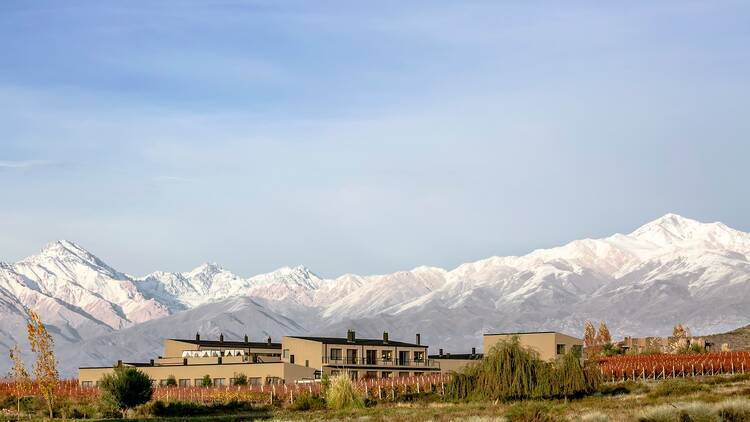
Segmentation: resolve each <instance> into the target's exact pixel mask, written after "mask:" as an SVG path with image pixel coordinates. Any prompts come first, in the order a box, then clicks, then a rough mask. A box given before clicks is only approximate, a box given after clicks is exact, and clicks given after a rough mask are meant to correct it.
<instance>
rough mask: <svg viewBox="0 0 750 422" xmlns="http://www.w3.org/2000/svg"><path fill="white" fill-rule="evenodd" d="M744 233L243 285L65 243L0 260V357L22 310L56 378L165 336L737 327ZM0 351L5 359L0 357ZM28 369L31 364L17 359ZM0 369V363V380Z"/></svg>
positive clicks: (671, 221)
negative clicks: (129, 267)
mask: <svg viewBox="0 0 750 422" xmlns="http://www.w3.org/2000/svg"><path fill="white" fill-rule="evenodd" d="M748 256H750V234H748V233H745V232H741V231H738V230H734V229H732V228H729V227H727V226H726V225H724V224H722V223H701V222H698V221H695V220H692V219H688V218H685V217H681V216H679V215H675V214H667V215H665V216H663V217H661V218H659V219H657V220H654V221H652V222H650V223H648V224H645V225H644V226H642V227H640V228H638V229H636V230H635V231H633V232H632V233H630V234H615V235H613V236H610V237H607V238H603V239H583V240H576V241H573V242H570V243H568V244H566V245H564V246H560V247H556V248H551V249H539V250H535V251H533V252H531V253H529V254H527V255H524V256H506V257H492V258H488V259H484V260H480V261H476V262H472V263H466V264H463V265H460V266H458V267H457V268H455V269H452V270H446V269H442V268H436V267H426V266H423V267H417V268H414V269H412V270H410V271H399V272H396V273H392V274H385V275H374V276H360V275H354V274H346V275H343V276H341V277H338V278H335V279H326V278H321V277H319V276H317V275H316V274H315V273H313V272H312V271H310V270H309V269H307V268H305V267H303V266H298V267H294V268H291V267H285V268H281V269H279V270H276V271H274V272H271V273H268V274H261V275H256V276H253V277H249V278H243V277H241V276H238V275H236V274H234V273H232V272H230V271H228V270H226V269H224V268H222V267H220V266H218V265H216V264H203V265H201V266H199V267H198V268H196V269H194V270H192V271H189V272H183V273H172V272H154V273H152V274H148V275H146V276H143V277H135V276H131V275H128V274H126V273H122V272H119V271H117V270H115V269H114V268H112V267H110V266H109V265H107V264H106V263H105V262H103V261H102V260H101V259H99V258H98V257H96V256H94V255H93V254H92V253H90V252H88V251H87V250H85V249H84V248H82V247H81V246H79V245H77V244H75V243H73V242H70V241H66V240H61V241H57V242H53V243H51V244H49V245H47V246H46V247H45V248H44V249H42V250H41V252H39V253H38V254H36V255H33V256H31V257H28V258H25V259H23V260H21V261H19V262H16V263H3V262H0V348H2V349H5V350H7V349H8V348H10V347H11V346H12V345H13V344H14V343H19V344H21V346H22V348H25V349H28V347H27V346H26V340H25V337H26V336H25V321H26V318H27V310H28V309H34V310H36V311H37V312H38V313H39V314H40V315H41V316H42V318H43V320H44V321H45V322H46V324H47V326H48V328H49V330H50V331H51V332H52V333H53V335H54V338H55V341H56V346H57V355H58V358H59V360H60V367H61V372H62V374H63V375H65V376H74V375H75V374H76V368H77V367H79V366H93V365H109V364H111V363H112V362H114V361H115V360H117V359H123V358H124V359H125V360H127V361H139V360H148V359H150V358H153V357H154V356H155V355H156V354H158V353H159V350H160V348H161V341H162V339H163V338H166V337H192V336H194V335H195V333H196V332H200V333H201V335H202V337H203V338H211V337H218V335H219V333H223V334H224V336H225V338H227V339H232V338H238V339H239V338H242V337H243V336H244V335H245V334H247V335H249V336H250V337H251V338H254V339H257V340H261V339H265V338H266V337H267V336H271V337H273V338H275V339H278V338H279V337H280V336H282V335H287V334H318V335H335V336H343V335H344V334H345V332H346V330H347V329H349V328H351V329H355V330H357V334H358V336H376V337H377V336H380V335H381V334H382V332H383V331H388V332H389V333H390V335H391V338H393V339H403V340H412V339H413V338H414V334H415V333H421V334H422V339H423V341H424V342H425V343H426V344H429V345H430V347H431V350H432V351H433V352H434V351H436V350H437V349H438V348H443V349H445V350H446V351H454V352H460V351H466V350H468V349H469V348H470V347H472V346H477V347H478V348H481V336H482V334H483V333H486V332H493V331H495V332H496V331H517V330H518V331H521V330H561V331H563V332H567V333H570V334H573V335H580V333H581V331H582V327H583V322H584V321H585V320H595V321H598V320H606V321H607V323H608V325H609V327H610V330H611V331H612V332H613V334H614V335H616V336H621V335H666V334H669V333H670V332H671V329H672V327H673V326H674V325H675V324H676V323H678V322H680V323H683V324H686V325H687V326H689V327H690V328H691V329H692V331H693V333H695V334H709V333H716V332H721V331H727V330H731V329H734V328H737V327H740V326H743V325H747V324H749V323H750V312H748V311H747V309H748V305H750V263H749V262H748ZM3 355H4V356H7V354H6V353H3ZM26 357H27V358H28V361H29V362H30V359H31V356H28V355H27V356H26ZM9 366H10V362H9V360H8V359H7V358H2V359H0V373H5V372H6V371H7V370H8V369H9Z"/></svg>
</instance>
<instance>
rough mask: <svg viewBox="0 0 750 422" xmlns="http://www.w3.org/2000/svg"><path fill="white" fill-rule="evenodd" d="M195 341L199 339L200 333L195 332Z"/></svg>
mask: <svg viewBox="0 0 750 422" xmlns="http://www.w3.org/2000/svg"><path fill="white" fill-rule="evenodd" d="M195 341H201V335H200V333H195Z"/></svg>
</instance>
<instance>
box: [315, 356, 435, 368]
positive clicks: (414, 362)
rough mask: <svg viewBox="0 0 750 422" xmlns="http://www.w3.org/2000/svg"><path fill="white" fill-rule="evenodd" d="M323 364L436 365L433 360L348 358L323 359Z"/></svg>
mask: <svg viewBox="0 0 750 422" xmlns="http://www.w3.org/2000/svg"><path fill="white" fill-rule="evenodd" d="M323 364H325V365H332V366H344V365H363V366H418V367H436V366H438V365H437V363H435V361H434V360H433V359H420V360H413V359H368V358H366V357H364V358H350V357H341V358H336V357H329V356H326V357H323Z"/></svg>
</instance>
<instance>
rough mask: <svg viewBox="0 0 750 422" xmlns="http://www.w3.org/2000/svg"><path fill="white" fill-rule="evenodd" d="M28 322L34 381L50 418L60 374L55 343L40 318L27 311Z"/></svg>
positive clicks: (31, 311) (34, 313)
mask: <svg viewBox="0 0 750 422" xmlns="http://www.w3.org/2000/svg"><path fill="white" fill-rule="evenodd" d="M28 313H29V322H28V324H26V329H27V331H28V335H29V344H30V345H31V351H32V352H34V353H36V362H35V363H34V379H35V381H36V383H37V385H38V387H39V392H40V393H41V394H42V397H43V398H44V401H45V402H46V403H47V409H48V410H49V417H50V418H52V406H53V404H54V401H55V388H56V387H57V384H58V382H59V380H60V373H59V372H58V371H57V358H55V353H54V350H53V348H54V346H55V342H54V340H53V339H52V336H51V335H50V334H49V332H47V328H45V327H44V323H42V320H41V318H39V315H37V313H36V312H34V311H33V310H31V309H29V311H28Z"/></svg>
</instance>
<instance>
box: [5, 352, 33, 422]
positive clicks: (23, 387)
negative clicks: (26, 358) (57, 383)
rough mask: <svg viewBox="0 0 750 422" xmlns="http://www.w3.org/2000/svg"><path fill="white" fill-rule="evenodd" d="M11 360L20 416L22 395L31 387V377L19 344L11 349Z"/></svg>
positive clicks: (11, 370) (11, 376)
mask: <svg viewBox="0 0 750 422" xmlns="http://www.w3.org/2000/svg"><path fill="white" fill-rule="evenodd" d="M10 360H11V362H13V367H12V368H11V369H10V379H11V381H13V395H14V396H15V397H16V409H17V412H18V417H19V418H20V417H21V397H22V396H23V395H24V394H27V393H28V391H29V390H30V389H31V379H29V372H28V371H27V370H26V365H24V363H23V358H22V357H21V349H20V348H19V347H18V345H17V344H16V345H14V346H13V347H12V348H11V349H10Z"/></svg>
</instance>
